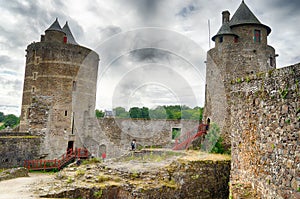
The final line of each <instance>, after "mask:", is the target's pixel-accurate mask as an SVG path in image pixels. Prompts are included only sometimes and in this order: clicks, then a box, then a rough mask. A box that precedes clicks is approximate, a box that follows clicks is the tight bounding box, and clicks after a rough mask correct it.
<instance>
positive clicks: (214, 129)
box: [201, 123, 228, 153]
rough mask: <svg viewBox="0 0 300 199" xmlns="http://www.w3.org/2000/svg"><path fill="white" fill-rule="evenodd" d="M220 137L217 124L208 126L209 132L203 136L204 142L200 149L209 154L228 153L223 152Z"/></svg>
mask: <svg viewBox="0 0 300 199" xmlns="http://www.w3.org/2000/svg"><path fill="white" fill-rule="evenodd" d="M222 141H223V139H222V137H221V135H220V128H219V126H218V125H217V124H215V123H212V124H210V127H209V131H208V133H207V135H206V136H205V139H204V142H203V143H202V144H201V145H202V146H201V149H202V150H204V151H207V152H211V153H228V152H226V151H225V150H224V146H223V144H222Z"/></svg>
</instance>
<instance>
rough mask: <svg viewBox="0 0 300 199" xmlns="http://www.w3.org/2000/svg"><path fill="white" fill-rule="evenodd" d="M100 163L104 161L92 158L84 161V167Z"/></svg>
mask: <svg viewBox="0 0 300 199" xmlns="http://www.w3.org/2000/svg"><path fill="white" fill-rule="evenodd" d="M100 162H102V160H100V159H99V158H91V159H87V160H84V161H82V165H87V164H94V163H100Z"/></svg>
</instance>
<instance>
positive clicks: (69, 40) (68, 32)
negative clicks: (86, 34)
mask: <svg viewBox="0 0 300 199" xmlns="http://www.w3.org/2000/svg"><path fill="white" fill-rule="evenodd" d="M62 30H63V31H64V33H66V36H67V43H68V44H75V45H78V43H77V42H76V41H75V38H74V37H73V34H72V32H71V30H70V27H69V25H68V22H66V24H65V25H64V27H63V29H62Z"/></svg>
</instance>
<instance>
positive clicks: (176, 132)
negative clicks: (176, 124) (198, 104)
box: [172, 128, 181, 140]
mask: <svg viewBox="0 0 300 199" xmlns="http://www.w3.org/2000/svg"><path fill="white" fill-rule="evenodd" d="M180 134H181V128H172V139H173V140H175V139H176V138H178V137H179V136H180Z"/></svg>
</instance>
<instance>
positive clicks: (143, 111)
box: [140, 107, 150, 119]
mask: <svg viewBox="0 0 300 199" xmlns="http://www.w3.org/2000/svg"><path fill="white" fill-rule="evenodd" d="M140 112H141V118H144V119H150V117H149V108H147V107H143V108H141V109H140Z"/></svg>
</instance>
